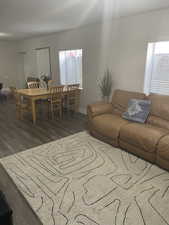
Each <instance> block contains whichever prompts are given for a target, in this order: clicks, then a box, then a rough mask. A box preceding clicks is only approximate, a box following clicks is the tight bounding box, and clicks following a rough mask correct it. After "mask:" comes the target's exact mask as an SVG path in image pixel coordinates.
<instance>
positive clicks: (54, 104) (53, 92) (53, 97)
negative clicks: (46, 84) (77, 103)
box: [49, 85, 64, 119]
mask: <svg viewBox="0 0 169 225" xmlns="http://www.w3.org/2000/svg"><path fill="white" fill-rule="evenodd" d="M63 89H64V86H63V85H61V86H55V87H50V89H49V90H50V99H49V111H50V112H51V115H52V119H54V112H58V113H59V116H60V118H61V117H62V99H63Z"/></svg>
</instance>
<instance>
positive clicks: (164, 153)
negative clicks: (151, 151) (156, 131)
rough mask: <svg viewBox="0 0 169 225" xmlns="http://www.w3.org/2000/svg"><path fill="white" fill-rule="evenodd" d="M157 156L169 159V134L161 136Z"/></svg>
mask: <svg viewBox="0 0 169 225" xmlns="http://www.w3.org/2000/svg"><path fill="white" fill-rule="evenodd" d="M157 156H158V157H160V158H163V159H165V160H168V161H169V135H167V136H165V137H163V138H161V140H160V142H159V145H158V149H157Z"/></svg>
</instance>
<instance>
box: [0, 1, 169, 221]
mask: <svg viewBox="0 0 169 225" xmlns="http://www.w3.org/2000/svg"><path fill="white" fill-rule="evenodd" d="M0 4H1V3H0ZM0 11H1V13H0V14H1V15H0V19H1V23H0V83H3V88H2V95H4V94H5V96H6V97H7V99H5V101H2V102H1V103H0V105H1V110H0V127H1V130H2V135H1V138H0V145H1V147H0V157H1V162H0V163H1V164H2V166H1V167H2V168H0V170H1V179H0V180H1V182H0V189H1V190H2V191H3V192H4V194H5V196H6V200H7V202H8V204H9V208H10V210H12V211H10V212H13V214H12V217H13V221H14V222H13V224H14V225H21V224H22V225H31V224H35V225H36V224H37V225H38V224H44V225H46V224H51V225H53V224H55V225H62V224H63V225H65V224H70V225H75V224H77V225H78V224H85V225H88V224H91V225H95V224H99V225H103V224H106V225H110V224H115V225H116V224H117V225H122V224H125V225H127V224H131V225H132V224H138V225H142V224H154V225H162V224H169V217H168V213H167V212H168V210H169V206H168V200H169V193H168V190H169V188H168V187H169V183H168V180H169V174H168V172H167V170H168V169H169V166H168V163H169V161H168V155H167V154H166V158H167V160H166V161H165V162H164V161H162V159H161V158H160V160H161V161H160V160H159V162H158V160H157V159H158V155H156V152H157V153H158V151H162V152H163V151H165V152H166V151H167V150H166V149H167V148H168V146H169V142H168V139H166V138H167V134H168V133H169V132H168V133H167V131H168V128H167V125H164V124H167V123H168V121H167V119H168V118H169V117H168V116H167V115H168V114H167V106H166V105H167V104H166V103H167V99H166V98H165V97H164V98H165V99H166V100H164V103H165V105H164V106H163V105H162V106H161V111H159V112H158V117H160V119H161V118H162V119H165V120H164V124H163V126H162V128H161V127H160V132H161V133H160V135H161V136H160V135H159V133H158V132H157V131H156V130H155V131H154V130H153V132H154V133H153V137H155V138H154V139H153V138H152V136H151V135H150V136H149V140H150V139H151V141H152V142H153V145H152V146H153V147H154V146H155V150H152V146H151V144H150V145H149V142H147V140H146V139H145V138H144V141H143V142H142V141H140V140H138V143H139V141H140V143H139V145H140V146H142V145H143V147H142V149H146V150H147V148H149V149H150V152H148V153H152V152H155V154H154V155H153V156H152V157H149V156H146V154H142V153H141V151H140V150H139V148H138V150H133V148H134V147H138V146H136V145H137V143H136V142H135V143H134V147H133V148H132V147H129V149H130V148H131V149H132V150H131V151H130V150H129V149H128V146H127V144H126V145H125V146H124V145H123V144H124V143H122V141H124V138H123V139H122V140H121V139H120V137H123V134H124V133H125V132H126V133H125V134H124V136H126V137H127V138H126V139H125V140H127V139H128V140H129V138H130V137H129V136H127V135H129V131H128V129H127V130H122V131H119V130H118V132H119V133H118V134H117V137H116V138H119V140H118V143H116V142H114V139H113V141H112V142H110V141H107V139H106V138H105V137H104V138H102V137H100V136H99V135H100V134H99V135H95V132H94V129H92V128H88V126H89V121H88V120H90V119H91V118H90V116H91V115H92V116H93V115H97V113H98V112H99V110H100V109H101V108H100V107H102V106H100V105H99V104H101V103H98V105H99V106H98V108H97V107H96V108H94V107H93V104H94V103H95V102H102V101H103V98H102V97H103V96H102V93H101V90H100V86H99V81H100V80H102V78H103V77H104V74H105V71H107V70H108V71H110V74H111V79H112V89H111V93H110V96H109V102H106V103H104V104H105V108H104V110H105V112H106V109H107V110H108V113H109V114H110V111H111V110H110V111H109V109H108V108H106V107H109V106H107V104H110V102H111V98H112V94H113V93H117V95H118V92H117V90H119V89H120V90H122V94H121V92H120V94H119V96H121V95H124V99H128V100H129V97H127V95H128V92H133V93H135V92H137V93H140V94H141V97H140V95H139V96H138V95H135V94H133V95H131V96H130V94H129V96H130V98H132V99H135V98H136V99H141V100H143V101H144V100H146V101H149V100H150V101H151V103H152V104H154V103H153V101H154V99H153V98H151V99H148V100H147V97H146V96H148V95H149V94H150V92H154V93H155V94H160V95H165V96H166V95H169V93H168V88H167V79H166V80H161V83H163V82H164V81H165V84H164V85H161V86H160V85H157V84H156V83H155V85H154V86H152V89H151V85H150V83H151V75H152V70H151V68H152V62H151V63H149V59H150V52H153V54H154V52H155V50H153V49H157V48H159V49H160V50H159V52H160V51H161V52H162V54H163V57H164V56H165V60H163V61H162V64H160V67H159V68H160V73H161V71H162V72H163V73H164V74H167V72H168V71H169V70H168V69H169V64H168V60H167V59H168V58H167V57H168V54H169V48H168V46H169V44H168V43H169V28H168V22H167V21H168V20H169V3H168V2H167V1H165V0H163V1H162V0H161V1H152V0H151V1H148V2H147V1H141V2H140V1H126V2H125V3H124V2H122V1H120V0H119V1H110V0H104V1H102V2H101V3H100V2H99V3H98V1H97V0H92V1H85V2H84V1H80V0H79V1H75V2H70V1H66V2H64V3H63V2H62V1H59V0H58V1H53V0H51V1H38V3H35V1H33V0H31V1H29V2H26V1H19V0H14V1H13V3H11V2H10V1H9V0H8V1H5V0H4V1H2V7H1V9H0ZM9 15H10V16H9ZM159 46H160V47H159ZM46 49H47V50H48V53H49V56H48V59H49V67H50V69H49V73H50V76H51V77H50V79H51V80H52V81H53V82H54V85H55V86H58V85H62V82H61V81H62V77H61V62H60V54H61V52H66V51H69V54H70V55H71V54H74V52H75V51H77V50H78V51H80V50H81V53H82V55H81V62H82V80H81V84H80V99H79V106H78V112H75V114H73V115H72V114H71V113H67V112H64V113H63V117H62V118H61V119H60V118H57V117H56V118H55V119H54V120H53V119H51V118H48V117H47V113H46V111H45V112H43V109H44V108H45V107H42V108H41V107H39V108H40V109H39V111H42V112H39V113H38V112H37V116H36V121H35V118H34V117H32V115H33V113H32V115H31V114H30V113H28V115H27V113H24V114H23V118H22V120H18V119H17V116H16V109H15V99H14V97H13V96H12V97H11V95H12V94H11V89H10V87H14V88H16V89H17V90H23V89H26V88H25V84H26V79H27V78H28V77H29V76H31V77H36V76H37V77H38V78H39V77H40V75H42V74H41V73H40V72H42V70H39V71H40V72H39V71H38V68H37V56H38V54H39V52H40V51H41V50H46ZM71 51H73V52H71ZM161 52H160V53H161ZM153 54H152V55H153ZM153 56H154V55H153ZM42 64H43V63H42ZM44 64H45V63H44ZM38 72H39V74H40V75H37V74H38ZM153 88H154V89H153ZM45 90H46V89H45ZM123 91H124V92H123ZM125 91H126V92H125ZM143 93H144V94H146V96H145V95H144V96H143V95H142V94H143ZM8 95H9V96H8ZM116 99H118V101H122V104H123V103H124V101H123V98H121V97H119V98H118V97H117V98H116ZM128 100H125V101H128ZM38 101H39V99H38ZM40 101H44V99H40ZM44 102H45V101H44ZM161 102H163V98H162V99H160V100H159V99H158V101H157V105H158V104H160V103H161ZM125 103H126V102H125ZM127 103H128V102H127ZM41 104H42V105H45V104H46V103H41ZM113 104H114V106H115V103H113ZM116 104H117V102H116ZM119 104H121V103H119ZM38 105H39V102H38V103H37V108H38ZM87 107H88V110H90V111H91V112H89V111H88V112H87ZM92 107H93V108H92ZM150 107H151V105H150ZM163 107H164V111H163V109H162V108H163ZM156 109H158V107H156V108H155V110H156ZM45 110H46V108H45ZM92 110H93V111H92ZM125 110H126V109H125ZM125 110H124V111H125ZM150 110H151V109H150ZM168 112H169V111H168ZM90 113H91V114H90ZM149 113H150V112H149ZM163 113H164V118H163V116H162V115H163ZM87 114H88V115H87ZM160 114H161V115H160ZM153 116H154V114H153ZM51 117H52V116H51ZM93 118H94V116H93ZM93 118H92V119H91V121H92V120H93ZM91 121H90V122H91ZM102 121H103V120H102ZM102 121H101V122H100V121H99V122H98V123H99V125H98V126H96V127H95V128H96V131H99V126H100V124H102ZM125 121H127V122H128V121H129V120H128V119H125ZM146 121H148V120H146ZM160 121H161V120H160ZM34 122H36V123H34ZM137 122H138V121H137ZM91 123H92V122H91ZM114 123H115V124H116V123H117V125H118V126H119V124H120V122H119V120H118V119H116V122H114ZM144 123H147V122H144ZM93 124H94V122H93ZM125 124H126V123H125ZM160 124H161V122H160ZM141 125H142V124H141ZM125 126H126V127H127V125H125ZM155 126H157V124H155ZM158 126H159V124H158ZM164 126H165V128H164ZM119 127H120V126H119ZM168 127H169V126H168ZM119 129H120V128H119ZM131 129H133V130H134V132H135V133H137V132H138V130H137V129H136V128H135V127H133V128H131ZM161 129H165V131H164V132H163V131H161ZM103 130H104V131H103V133H104V134H105V136H106V135H107V134H108V136H109V133H110V132H114V130H113V131H112V130H106V129H105V127H104V126H103ZM130 133H131V136H133V134H132V132H130ZM138 133H139V132H138ZM143 133H144V131H143ZM91 134H93V135H91ZM69 135H70V136H69ZM71 135H75V136H71ZM158 135H159V136H158ZM93 136H94V137H93ZM147 136H148V135H147ZM62 138H63V139H62ZM66 138H67V139H66ZM97 138H98V139H101V140H98V139H97ZM163 138H165V140H164V142H160V141H163ZM55 142H56V143H55ZM105 142H108V143H109V144H111V145H109V144H107V143H105ZM119 143H121V146H124V147H120V145H119ZM147 143H148V144H147ZM43 144H45V145H43ZM112 145H113V146H112ZM147 146H148V147H147ZM166 146H167V147H166ZM158 147H159V150H158ZM32 148H33V149H32ZM29 149H30V150H29ZM122 149H124V150H127V151H124V150H122ZM45 150H46V152H45ZM102 150H103V152H102ZM55 151H56V153H55ZM20 152H21V153H20ZM112 152H114V153H112ZM128 152H130V153H128ZM15 153H18V154H15ZM147 155H148V154H147ZM5 156H9V157H5ZM28 159H29V160H28ZM45 159H47V160H46V162H45ZM114 159H115V160H114ZM156 161H157V163H156ZM52 164H53V165H52ZM12 165H13V166H12ZM87 165H88V166H87ZM101 165H102V166H101ZM124 165H125V166H124ZM83 166H84V167H83ZM85 166H86V169H84V168H85ZM117 168H118V169H117ZM78 170H79V171H78ZM133 171H135V173H134V172H133ZM29 172H30V174H29ZM43 174H44V177H43ZM55 178H56V179H55ZM139 181H140V183H139ZM147 181H148V183H146V182H147ZM149 181H152V182H149ZM103 184H105V186H104V185H103ZM116 185H117V186H116ZM9 186H10V188H9ZM126 190H128V192H127V191H126ZM80 192H81V193H80ZM37 193H39V194H37ZM127 195H128V196H127ZM161 196H162V197H161ZM144 199H146V200H145V201H144ZM6 200H5V201H6ZM0 201H1V200H0ZM16 202H17V204H16ZM0 204H1V203H0ZM157 205H158V207H156V206H157ZM110 212H113V213H112V214H113V215H112V214H111V213H110ZM51 215H52V216H51ZM2 217H3V216H2ZM8 218H9V215H8ZM7 220H8V219H7ZM0 224H3V225H4V223H3V222H2V223H1V216H0ZM6 224H7V223H6ZM9 224H12V222H11V223H9Z"/></svg>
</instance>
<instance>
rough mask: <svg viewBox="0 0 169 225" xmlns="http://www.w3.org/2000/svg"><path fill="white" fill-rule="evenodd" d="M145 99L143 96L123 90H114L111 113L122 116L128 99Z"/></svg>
mask: <svg viewBox="0 0 169 225" xmlns="http://www.w3.org/2000/svg"><path fill="white" fill-rule="evenodd" d="M133 98H134V99H145V94H143V93H139V92H131V91H124V90H115V91H114V94H113V97H112V106H113V113H114V114H118V115H122V113H124V112H125V111H126V110H127V107H128V102H129V100H130V99H133Z"/></svg>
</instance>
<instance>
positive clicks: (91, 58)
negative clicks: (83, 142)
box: [21, 9, 169, 111]
mask: <svg viewBox="0 0 169 225" xmlns="http://www.w3.org/2000/svg"><path fill="white" fill-rule="evenodd" d="M167 21H169V9H167V10H161V11H156V12H150V13H146V14H142V15H137V16H131V17H123V18H120V19H116V20H114V21H111V22H110V23H103V24H93V25H88V26H85V27H82V28H79V29H75V30H71V31H66V32H60V33H57V34H54V35H48V36H43V37H38V38H33V39H29V40H25V41H24V42H23V43H22V45H21V50H22V51H26V53H27V56H28V58H31V57H32V59H33V55H34V50H33V49H34V48H40V47H50V48H51V66H52V74H53V78H54V79H55V80H56V81H57V82H59V63H58V51H59V50H63V49H78V48H83V50H84V51H83V52H84V55H83V88H84V90H83V93H82V98H81V110H82V111H84V110H85V108H86V105H87V104H89V103H91V102H94V101H97V100H98V99H100V93H99V90H98V87H97V79H98V77H100V76H101V75H102V74H103V71H104V70H105V69H106V68H107V67H109V68H110V69H112V70H113V80H114V88H122V89H126V90H133V91H143V83H144V71H145V62H146V53H147V44H148V42H151V41H162V40H169V26H168V22H167ZM28 61H29V60H28ZM30 62H31V65H28V67H29V69H30V72H32V73H34V72H35V73H36V65H34V63H33V62H35V61H34V60H30Z"/></svg>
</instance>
